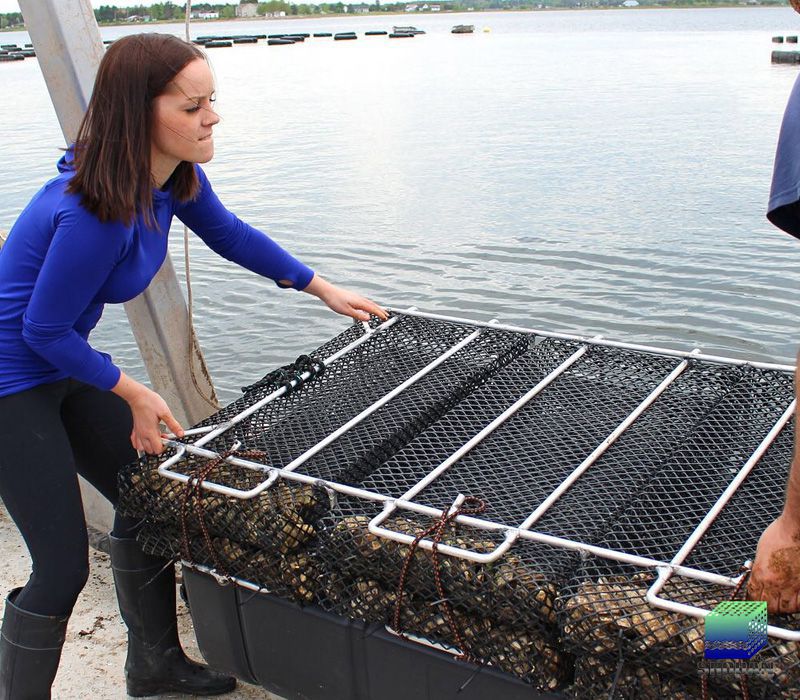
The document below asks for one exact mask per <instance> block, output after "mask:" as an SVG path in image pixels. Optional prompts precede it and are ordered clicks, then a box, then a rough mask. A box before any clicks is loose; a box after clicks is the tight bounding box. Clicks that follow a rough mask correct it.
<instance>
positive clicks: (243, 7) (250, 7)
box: [236, 2, 258, 17]
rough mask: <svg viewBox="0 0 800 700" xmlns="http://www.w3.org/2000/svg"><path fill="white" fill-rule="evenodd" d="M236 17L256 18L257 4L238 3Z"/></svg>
mask: <svg viewBox="0 0 800 700" xmlns="http://www.w3.org/2000/svg"><path fill="white" fill-rule="evenodd" d="M236 16H237V17H258V3H257V2H240V3H239V4H238V5H237V6H236Z"/></svg>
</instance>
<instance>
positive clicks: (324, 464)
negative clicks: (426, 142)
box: [119, 309, 800, 698]
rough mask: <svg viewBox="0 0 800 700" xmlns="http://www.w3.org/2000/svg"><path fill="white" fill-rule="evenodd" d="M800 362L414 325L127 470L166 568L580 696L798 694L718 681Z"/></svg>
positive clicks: (332, 355)
mask: <svg viewBox="0 0 800 700" xmlns="http://www.w3.org/2000/svg"><path fill="white" fill-rule="evenodd" d="M792 371H793V368H792V367H790V366H785V365H775V364H767V363H757V362H745V361H742V360H734V359H730V358H722V357H717V356H712V355H707V354H703V353H701V352H699V351H698V350H693V351H691V352H680V351H675V350H666V349H660V348H651V347H646V346H639V345H631V344H625V343H618V342H613V341H606V340H603V339H602V338H591V339H589V338H583V337H579V336H570V335H566V334H554V333H548V332H545V331H539V330H533V329H526V328H520V327H515V326H507V325H502V324H499V323H496V322H488V323H482V322H477V321H471V320H468V319H460V318H454V317H445V316H440V315H435V314H428V313H422V312H418V311H416V310H414V309H406V310H392V313H391V315H390V318H389V319H388V320H387V321H385V322H380V321H378V320H377V319H374V318H373V319H372V320H371V321H370V322H369V323H363V324H356V325H354V326H352V327H350V328H348V329H347V330H346V331H344V332H343V333H341V334H340V335H338V336H337V337H336V338H334V339H332V340H331V341H329V342H327V343H325V344H324V345H322V346H321V347H319V348H317V350H315V351H314V352H313V353H312V354H311V355H310V356H308V357H305V356H304V357H302V358H299V359H298V361H297V362H296V363H294V364H292V365H287V366H286V367H284V368H281V369H280V370H277V371H275V372H271V373H270V374H268V375H266V376H265V377H264V378H263V379H262V380H260V381H258V382H256V383H255V384H253V385H251V386H250V387H245V389H244V390H243V391H244V394H243V396H242V397H241V398H240V399H238V400H237V401H235V402H234V403H232V404H231V405H229V406H227V407H225V408H223V409H222V410H220V411H219V412H218V413H217V414H215V415H213V416H211V417H210V418H209V419H207V420H206V421H204V422H202V423H201V424H199V425H198V426H196V427H195V428H193V429H192V430H189V431H187V434H186V436H185V437H184V438H183V439H181V440H177V439H172V440H169V441H168V443H167V448H168V449H167V451H166V452H165V453H164V455H163V456H162V457H160V458H153V457H146V458H142V459H141V460H139V461H138V462H136V463H134V464H133V465H131V466H130V467H129V468H128V469H127V470H125V471H124V472H123V473H122V474H121V476H120V492H121V494H120V505H119V508H120V510H121V511H122V512H123V513H124V514H126V515H129V516H134V517H139V518H142V519H143V520H144V523H145V524H144V526H143V528H142V532H141V535H140V539H141V541H142V543H143V545H144V546H145V548H146V549H147V550H148V551H150V552H152V553H156V554H161V555H165V556H172V557H176V558H181V559H182V560H183V561H184V563H185V565H187V566H191V567H194V568H197V569H198V570H200V571H202V572H206V573H209V574H211V575H212V576H215V577H217V579H218V580H219V581H220V582H233V583H235V584H236V586H237V587H238V588H241V589H243V590H250V591H253V592H254V594H256V593H258V592H264V591H268V592H269V593H271V594H273V595H276V596H280V597H281V598H284V599H287V600H290V601H294V602H296V603H299V604H300V605H303V606H306V605H311V606H314V607H315V608H317V609H320V608H321V609H322V610H324V611H327V612H329V613H333V614H334V615H335V616H340V617H341V618H348V619H351V620H354V621H359V622H362V623H365V624H372V625H381V626H385V627H386V629H387V630H388V631H389V632H391V633H392V634H395V635H398V636H400V637H403V638H406V639H410V640H413V641H414V642H415V643H419V644H421V645H426V646H428V647H434V648H436V649H440V650H442V651H444V652H449V653H450V654H452V655H454V656H456V657H458V658H460V659H464V660H466V661H469V662H472V663H474V664H477V669H480V668H482V667H486V666H488V667H492V668H494V669H498V670H500V671H504V672H506V673H508V674H510V675H512V676H514V677H516V678H518V679H522V680H523V681H525V682H526V683H528V684H530V685H531V686H532V687H533V688H535V689H538V690H541V691H546V692H549V691H554V690H561V691H562V692H563V693H565V694H566V695H567V696H571V697H585V698H594V697H600V696H604V697H620V698H622V697H636V698H639V697H641V698H651V697H652V698H660V697H676V698H678V697H687V698H688V697H699V696H700V695H705V696H707V697H714V698H716V697H720V698H728V697H737V696H741V695H742V694H745V695H746V696H749V697H764V698H766V697H787V698H788V697H793V696H796V694H797V689H798V685H799V684H800V662H799V661H798V656H797V654H798V646H797V643H798V641H800V631H798V625H797V620H796V619H794V618H785V619H780V620H773V622H775V623H776V624H773V625H770V626H769V628H768V632H769V635H770V645H769V647H768V649H767V650H765V651H764V652H762V655H764V657H765V658H768V659H770V660H771V661H774V666H773V668H774V673H772V675H769V676H765V677H760V678H756V679H750V681H749V682H748V681H747V679H744V680H742V679H740V678H737V677H727V678H705V679H703V678H702V676H701V674H700V673H699V671H698V664H699V663H700V662H701V661H702V658H703V623H702V619H703V617H704V616H705V615H707V614H708V613H709V612H710V611H711V609H712V608H713V607H714V606H715V605H716V604H717V603H718V602H720V601H721V600H725V599H729V598H731V597H732V596H734V595H737V594H738V595H741V591H740V590H739V588H740V587H741V586H740V584H741V582H742V565H743V564H744V563H745V562H746V561H747V560H748V559H749V558H750V557H752V555H753V553H754V551H755V545H756V543H757V540H758V536H759V534H760V532H761V531H762V530H763V528H764V527H765V526H766V525H767V524H768V523H769V522H770V521H771V520H772V519H773V518H774V517H775V516H776V515H777V513H778V512H779V510H780V507H781V499H782V494H783V490H784V487H785V481H786V476H787V473H788V468H789V465H790V463H791V456H792V440H793V425H792V423H793V421H792V420H791V417H792V415H793V413H794V410H795V402H794V400H793V385H792Z"/></svg>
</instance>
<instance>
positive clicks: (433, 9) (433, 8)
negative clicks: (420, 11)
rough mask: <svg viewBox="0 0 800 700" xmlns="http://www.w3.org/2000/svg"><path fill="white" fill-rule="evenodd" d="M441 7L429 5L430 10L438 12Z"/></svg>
mask: <svg viewBox="0 0 800 700" xmlns="http://www.w3.org/2000/svg"><path fill="white" fill-rule="evenodd" d="M441 9H442V6H441V5H431V12H439V11H441Z"/></svg>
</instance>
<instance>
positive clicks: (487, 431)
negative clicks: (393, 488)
mask: <svg viewBox="0 0 800 700" xmlns="http://www.w3.org/2000/svg"><path fill="white" fill-rule="evenodd" d="M588 349H589V347H588V346H587V345H584V346H582V347H580V348H578V349H577V350H576V351H575V352H574V353H572V355H570V356H569V357H568V358H567V359H566V360H564V362H562V363H561V364H560V365H559V366H558V367H556V368H555V369H554V370H553V371H552V372H550V373H549V374H548V375H547V376H546V377H544V378H543V379H542V380H541V381H540V382H538V383H537V384H536V386H534V387H533V388H532V389H530V390H529V391H527V392H526V393H525V394H524V395H523V396H521V397H520V398H519V399H517V400H516V401H515V402H514V403H513V404H511V405H510V406H509V407H508V408H507V409H506V410H505V411H503V412H502V413H501V414H500V415H499V416H497V417H496V418H495V419H494V420H493V421H491V423H489V424H488V425H486V426H485V427H484V428H482V429H481V430H480V431H479V432H478V433H476V434H475V435H474V436H473V437H471V438H470V439H469V440H468V441H467V442H465V443H464V444H463V445H462V446H461V447H459V448H458V449H457V450H456V451H455V452H454V453H453V454H451V455H450V456H449V457H448V458H447V459H445V460H444V461H443V462H442V463H441V464H440V465H439V466H438V467H436V468H434V469H432V470H431V471H430V472H429V473H428V474H427V475H426V476H425V477H424V478H423V479H421V480H420V481H419V482H417V483H416V484H415V485H414V486H412V487H411V488H410V489H409V490H408V491H406V492H405V493H404V494H403V495H402V496H400V498H399V499H398V501H395V502H389V503H387V505H386V507H385V508H384V510H383V512H381V513H379V514H378V515H376V516H375V517H374V518H373V519H372V520H371V521H370V523H369V531H370V532H371V533H372V534H373V535H378V536H379V537H383V538H385V539H390V540H394V541H396V542H397V541H402V540H401V539H399V538H401V537H402V536H403V533H400V532H397V531H395V530H391V529H389V528H386V527H383V525H382V523H383V522H384V521H385V520H386V519H387V518H389V516H391V514H392V513H393V512H394V510H395V508H396V505H395V504H396V503H397V502H403V501H410V500H411V499H412V498H414V497H415V496H416V495H417V494H419V493H420V492H421V491H423V490H424V489H425V488H427V487H428V486H429V485H430V484H431V483H433V482H434V481H435V480H436V479H438V478H439V477H440V476H441V475H442V474H444V472H445V471H447V470H448V469H449V468H450V467H452V466H453V465H454V464H455V463H456V462H458V461H459V460H460V459H461V458H462V457H463V456H464V455H466V454H467V453H468V452H470V450H472V449H473V448H474V447H476V446H477V445H479V444H480V443H481V442H483V440H485V439H486V438H487V437H488V436H489V435H491V434H492V433H493V432H494V431H495V430H496V429H497V428H499V427H500V426H501V425H503V424H504V423H505V422H506V421H507V420H509V419H510V418H511V417H512V416H513V415H514V414H515V413H517V412H518V411H519V410H520V409H521V408H522V407H523V406H525V404H527V403H528V402H529V401H530V400H531V399H533V398H534V397H535V396H536V395H537V394H539V393H541V392H542V391H544V389H545V388H547V387H548V386H549V385H550V384H551V383H552V382H554V381H555V380H556V379H558V377H560V376H561V375H562V374H564V372H566V371H567V370H568V369H569V368H570V367H572V365H574V364H575V363H576V362H577V361H578V360H580V359H581V358H582V357H583V356H584V355H585V354H586V352H587V351H588ZM458 498H461V499H462V500H463V497H462V496H461V495H459V496H458ZM458 498H457V500H458ZM513 541H514V540H513V538H512V537H511V536H509V537H506V540H505V541H504V542H503V543H502V544H500V545H499V546H498V547H497V548H496V549H494V550H493V551H492V552H489V553H484V554H479V553H477V552H475V551H473V550H469V549H463V550H462V551H463V552H465V553H469V555H470V556H469V558H470V559H472V560H473V561H481V562H485V563H488V562H492V561H495V560H496V559H498V558H500V557H501V556H503V555H504V554H505V553H506V551H507V550H508V548H509V547H510V546H511V544H512V543H513ZM419 544H420V546H422V547H423V548H424V549H428V550H430V549H432V547H433V543H432V542H431V540H427V539H422V540H420V543H419ZM440 549H441V545H440ZM448 549H452V550H454V551H455V550H456V549H458V548H454V547H448ZM442 551H443V552H444V551H446V550H444V549H442ZM449 553H451V554H452V552H449Z"/></svg>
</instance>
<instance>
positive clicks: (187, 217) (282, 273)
mask: <svg viewBox="0 0 800 700" xmlns="http://www.w3.org/2000/svg"><path fill="white" fill-rule="evenodd" d="M195 171H196V172H197V176H198V178H199V179H200V191H199V193H198V195H197V197H196V198H195V199H194V200H192V201H189V202H183V203H177V204H176V205H175V215H176V216H177V217H178V218H179V219H180V220H181V221H183V223H185V224H186V225H187V226H188V227H189V228H190V229H192V231H194V232H195V233H196V234H197V235H198V236H200V238H201V239H202V240H203V242H204V243H205V244H206V245H207V246H208V247H209V248H211V250H213V251H214V252H215V253H217V254H219V255H221V256H222V257H223V258H226V259H227V260H230V261H231V262H235V263H236V264H237V265H241V266H242V267H244V268H247V269H248V270H251V271H252V272H255V273H256V274H259V275H261V276H262V277H267V278H269V279H271V280H274V282H275V283H276V284H277V285H278V286H280V287H291V288H293V289H305V287H307V286H308V283H309V282H311V279H312V277H313V276H314V271H313V270H312V269H311V268H309V267H308V266H306V265H304V264H303V263H301V262H300V261H299V260H298V259H297V258H295V257H294V256H292V255H291V254H290V253H289V252H288V251H286V250H284V249H283V248H282V247H281V246H280V245H278V244H277V243H276V242H275V241H273V240H272V239H271V238H270V237H269V236H267V235H266V234H265V233H262V232H261V231H259V230H258V229H256V228H253V227H252V226H250V225H249V224H246V223H245V222H244V221H242V220H241V219H239V218H238V217H237V216H235V215H234V214H232V213H231V212H230V211H228V210H227V209H226V208H225V207H224V206H223V204H222V202H220V201H219V198H218V197H217V195H216V194H215V193H214V190H213V189H212V188H211V183H210V182H209V181H208V178H207V177H206V175H205V173H204V172H203V170H202V168H200V167H199V166H195Z"/></svg>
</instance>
